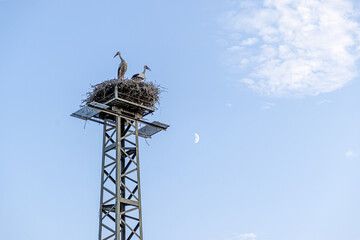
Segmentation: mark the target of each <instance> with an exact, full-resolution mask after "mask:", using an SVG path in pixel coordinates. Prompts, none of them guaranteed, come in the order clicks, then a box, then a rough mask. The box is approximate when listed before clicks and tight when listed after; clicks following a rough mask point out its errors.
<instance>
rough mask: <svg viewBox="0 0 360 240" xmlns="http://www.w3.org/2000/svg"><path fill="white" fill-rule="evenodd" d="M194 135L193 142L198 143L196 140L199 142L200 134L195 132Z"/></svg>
mask: <svg viewBox="0 0 360 240" xmlns="http://www.w3.org/2000/svg"><path fill="white" fill-rule="evenodd" d="M194 136H195V140H194V143H195V144H196V143H198V142H199V140H200V136H199V134H197V133H194Z"/></svg>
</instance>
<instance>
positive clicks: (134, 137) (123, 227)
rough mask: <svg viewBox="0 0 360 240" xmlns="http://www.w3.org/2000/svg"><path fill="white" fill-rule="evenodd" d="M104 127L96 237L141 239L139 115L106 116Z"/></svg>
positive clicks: (121, 239) (103, 239) (125, 239)
mask: <svg viewBox="0 0 360 240" xmlns="http://www.w3.org/2000/svg"><path fill="white" fill-rule="evenodd" d="M103 131H104V132H103V154H102V156H103V157H102V171H101V190H100V216H99V240H107V239H115V240H130V239H140V240H142V239H143V236H142V218H141V194H140V169H139V141H138V119H137V118H136V119H135V120H129V119H127V118H123V117H121V116H120V115H119V116H116V121H115V123H114V122H113V121H108V120H106V119H105V120H104V130H103Z"/></svg>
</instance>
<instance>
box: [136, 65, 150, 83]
mask: <svg viewBox="0 0 360 240" xmlns="http://www.w3.org/2000/svg"><path fill="white" fill-rule="evenodd" d="M146 70H149V71H151V69H150V68H149V67H148V66H146V65H145V66H144V71H143V72H142V73H137V74H135V75H133V76H132V77H131V79H132V80H135V81H142V80H144V79H145V72H146Z"/></svg>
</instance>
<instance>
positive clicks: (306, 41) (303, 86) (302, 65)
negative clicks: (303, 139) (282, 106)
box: [221, 0, 360, 96]
mask: <svg viewBox="0 0 360 240" xmlns="http://www.w3.org/2000/svg"><path fill="white" fill-rule="evenodd" d="M233 2H235V3H234V5H233V6H232V7H233V9H232V10H229V11H227V12H226V13H224V14H223V15H222V17H221V22H222V23H223V24H224V29H225V32H226V33H225V37H224V38H225V39H226V41H224V42H226V43H227V46H228V47H227V49H228V56H229V61H230V63H231V64H233V65H234V66H235V67H236V68H237V69H239V70H240V72H242V74H241V78H243V79H244V81H243V83H245V84H246V85H248V86H249V87H250V88H252V89H254V90H256V91H257V92H259V93H261V94H263V95H271V96H306V95H318V94H320V93H325V92H331V91H334V90H336V89H339V88H341V87H343V86H344V85H345V84H346V83H347V82H349V81H351V80H352V79H353V78H355V77H356V76H357V66H356V61H357V59H358V57H359V56H360V54H359V53H360V26H359V23H358V22H357V20H356V17H357V16H356V10H355V8H354V6H353V4H352V3H351V1H349V0H341V1H339V0H327V1H322V0H307V1H299V0H263V1H253V0H252V1H246V0H236V1H233ZM234 9H235V10H234ZM244 72H245V73H246V74H243V73H244Z"/></svg>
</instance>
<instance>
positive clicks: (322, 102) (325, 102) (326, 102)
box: [316, 99, 331, 105]
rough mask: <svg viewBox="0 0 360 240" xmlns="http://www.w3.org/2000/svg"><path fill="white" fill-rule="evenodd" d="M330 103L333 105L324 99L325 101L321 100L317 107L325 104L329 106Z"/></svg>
mask: <svg viewBox="0 0 360 240" xmlns="http://www.w3.org/2000/svg"><path fill="white" fill-rule="evenodd" d="M329 103H331V100H329V99H324V100H321V101H319V102H317V103H316V104H317V105H323V104H329Z"/></svg>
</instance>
